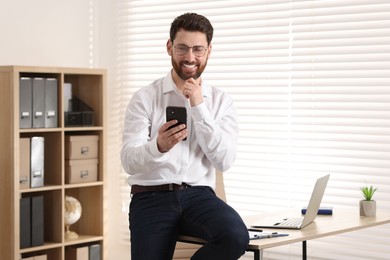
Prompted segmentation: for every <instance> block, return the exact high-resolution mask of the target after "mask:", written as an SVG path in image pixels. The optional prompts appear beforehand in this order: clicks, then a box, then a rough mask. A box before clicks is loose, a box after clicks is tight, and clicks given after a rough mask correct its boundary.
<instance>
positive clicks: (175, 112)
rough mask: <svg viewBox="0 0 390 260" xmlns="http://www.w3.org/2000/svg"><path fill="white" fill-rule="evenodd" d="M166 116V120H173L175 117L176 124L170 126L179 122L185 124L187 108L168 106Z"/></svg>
mask: <svg viewBox="0 0 390 260" xmlns="http://www.w3.org/2000/svg"><path fill="white" fill-rule="evenodd" d="M166 118H167V122H168V121H171V120H174V119H176V120H177V121H178V122H177V123H176V124H174V125H173V126H171V127H170V128H172V127H175V126H178V125H181V124H185V125H187V109H186V108H185V107H176V106H168V107H167V108H166ZM170 128H169V129H170ZM183 140H187V138H185V139H183Z"/></svg>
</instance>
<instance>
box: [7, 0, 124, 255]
mask: <svg viewBox="0 0 390 260" xmlns="http://www.w3.org/2000/svg"><path fill="white" fill-rule="evenodd" d="M116 2H117V1H116V0H110V1H106V0H67V1H63V0H34V1H31V0H12V1H6V0H0V65H26V66H55V67H91V68H106V69H107V70H108V75H107V86H108V88H107V107H108V108H107V111H111V110H112V109H111V105H112V104H115V102H113V101H112V100H113V99H114V98H115V93H113V92H112V91H110V90H111V89H113V88H112V86H113V84H115V82H114V77H113V75H114V74H115V72H114V68H115V60H114V56H115V45H116V43H115V39H116V37H115V35H114V34H115V29H114V27H115V19H116V18H115V15H114V14H115V13H114V10H115V8H116ZM110 120H115V119H113V118H112V117H111V116H109V115H108V125H110ZM113 135H117V134H116V133H115V132H114V133H113V132H112V131H111V129H108V138H109V142H108V144H107V146H108V148H109V149H108V151H107V153H106V154H107V158H108V161H109V162H108V169H107V170H108V172H109V174H107V179H108V181H107V183H108V185H107V193H106V202H107V203H106V208H105V212H106V234H107V236H108V240H107V242H108V243H107V244H106V249H108V250H107V251H106V253H107V259H129V257H128V255H129V252H128V251H129V250H128V248H123V246H122V248H118V247H119V246H118V243H117V241H116V239H117V238H118V237H119V235H118V234H117V233H118V232H117V230H119V227H118V225H117V223H118V221H116V219H117V218H118V216H117V215H118V214H119V212H120V205H121V201H120V194H119V192H120V188H119V183H118V177H117V175H116V174H115V173H118V172H119V169H118V168H119V167H120V166H119V164H117V163H115V161H118V156H119V155H118V154H116V152H115V151H116V150H117V149H112V147H115V146H118V141H110V140H112V139H115V137H114V138H112V136H113ZM116 140H117V138H116ZM110 161H114V163H111V162H110Z"/></svg>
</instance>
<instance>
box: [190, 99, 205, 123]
mask: <svg viewBox="0 0 390 260" xmlns="http://www.w3.org/2000/svg"><path fill="white" fill-rule="evenodd" d="M191 112H192V119H193V120H194V123H196V122H200V121H202V120H203V119H204V118H208V117H209V111H208V110H207V106H206V104H205V102H202V103H200V104H199V105H197V106H194V107H192V108H191Z"/></svg>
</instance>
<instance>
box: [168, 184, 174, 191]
mask: <svg viewBox="0 0 390 260" xmlns="http://www.w3.org/2000/svg"><path fill="white" fill-rule="evenodd" d="M168 190H169V191H173V190H174V189H173V183H169V184H168Z"/></svg>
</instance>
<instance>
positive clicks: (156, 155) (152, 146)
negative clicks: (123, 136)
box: [148, 136, 166, 159]
mask: <svg viewBox="0 0 390 260" xmlns="http://www.w3.org/2000/svg"><path fill="white" fill-rule="evenodd" d="M148 150H149V152H150V154H151V155H152V157H153V158H155V159H160V158H162V157H164V155H166V153H162V152H160V151H159V150H158V147H157V136H156V138H154V139H153V140H152V141H151V142H149V144H148Z"/></svg>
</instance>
